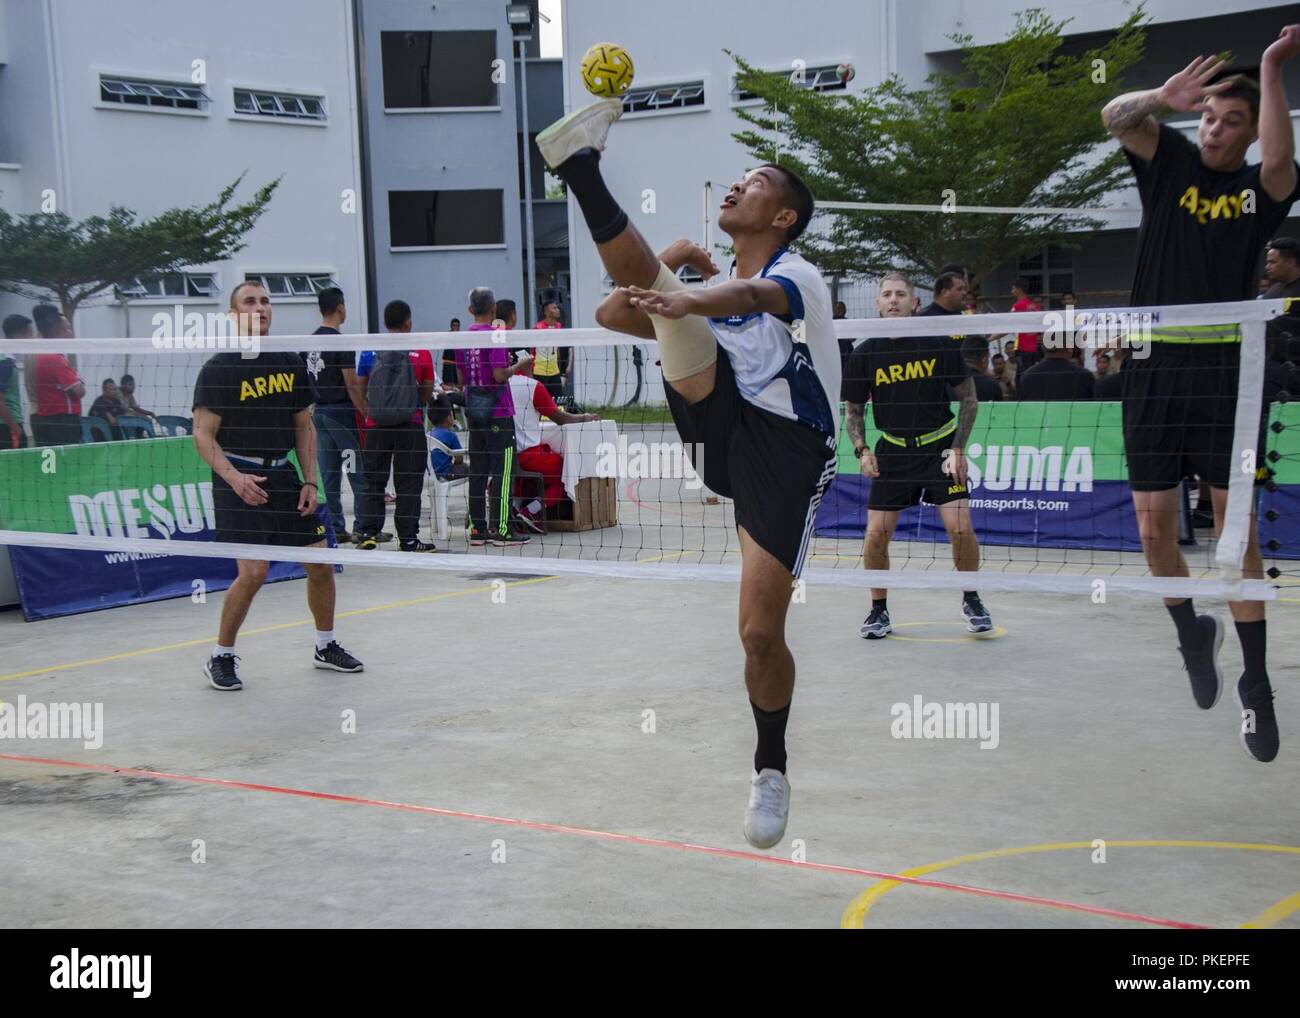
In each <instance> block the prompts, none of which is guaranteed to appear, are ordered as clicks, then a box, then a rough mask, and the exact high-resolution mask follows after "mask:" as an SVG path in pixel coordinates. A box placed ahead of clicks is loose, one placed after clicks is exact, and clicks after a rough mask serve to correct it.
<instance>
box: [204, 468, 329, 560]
mask: <svg viewBox="0 0 1300 1018" xmlns="http://www.w3.org/2000/svg"><path fill="white" fill-rule="evenodd" d="M230 462H231V463H233V464H234V465H235V467H236V468H237V469H238V470H239V472H240V473H241V474H255V475H256V476H258V477H265V478H266V480H265V481H262V482H261V484H260V487H261V488H262V490H263V491H265V492H266V496H267V501H266V502H265V503H264V504H262V505H249V504H248V503H247V502H245V501H244V500H243V499H242V498H240V497H239V496H238V495H237V494H235V489H234V488H232V487H231V486H230V485H229V484H227V483H226V482H225V481H224V480H222V479H221V478H220V477H218V476H217V475H216V474H215V473H214V474H213V475H212V508H213V510H214V511H215V513H216V517H217V533H216V538H215V539H216V540H218V541H235V542H237V543H239V544H267V545H273V546H278V547H284V548H302V547H305V546H306V545H309V544H316V543H317V542H318V541H324V540H325V523H324V521H323V520H322V519H321V518H320V516H319V515H318V514H317V513H312V514H311V515H309V516H299V515H298V496H299V494H300V493H301V492H302V481H300V480H299V479H298V472H297V471H296V470H294V469H293V467H292V465H289V464H286V465H284V466H282V467H259V466H255V465H253V464H250V463H245V462H242V461H241V460H239V459H237V458H236V457H234V456H231V457H230Z"/></svg>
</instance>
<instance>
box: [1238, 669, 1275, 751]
mask: <svg viewBox="0 0 1300 1018" xmlns="http://www.w3.org/2000/svg"><path fill="white" fill-rule="evenodd" d="M1237 703H1238V705H1239V706H1240V707H1241V744H1242V745H1243V746H1245V747H1246V752H1247V753H1249V754H1250V755H1251V756H1253V757H1254V758H1255V759H1256V760H1258V761H1259V762H1260V763H1268V762H1269V761H1270V760H1272V759H1273V758H1274V757H1275V756H1277V750H1278V746H1279V744H1280V742H1281V739H1280V737H1279V736H1278V731H1277V714H1276V713H1275V712H1274V710H1273V687H1272V686H1270V685H1269V682H1268V677H1267V676H1265V677H1264V678H1262V679H1260V680H1259V681H1258V682H1255V683H1253V684H1251V685H1247V683H1246V676H1244V675H1243V676H1242V677H1241V679H1240V680H1239V681H1238V682H1237Z"/></svg>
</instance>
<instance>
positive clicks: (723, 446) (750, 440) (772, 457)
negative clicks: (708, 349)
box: [664, 347, 835, 576]
mask: <svg viewBox="0 0 1300 1018" xmlns="http://www.w3.org/2000/svg"><path fill="white" fill-rule="evenodd" d="M664 388H665V389H666V390H667V392H668V407H669V409H671V410H672V414H673V421H674V423H675V424H676V425H677V432H678V434H679V435H681V439H682V441H683V442H685V443H687V445H689V446H690V447H691V463H692V464H693V465H694V467H695V469H696V471H697V472H698V473H699V475H700V477H701V478H702V479H703V481H704V483H705V484H706V485H708V487H709V488H710V489H711V490H712V491H715V492H717V493H718V494H719V495H722V496H724V497H725V498H730V499H732V500H733V501H734V502H735V508H736V526H737V528H739V527H744V528H745V531H746V532H747V533H748V534H749V536H750V537H752V538H753V539H754V540H755V541H756V542H757V543H758V545H759V547H761V548H762V549H763V550H764V551H766V552H768V553H769V554H770V555H772V556H773V557H774V558H775V559H776V560H777V561H779V562H780V563H781V564H782V565H783V566H785V567H786V569H788V570H790V572H791V573H793V574H794V575H795V576H798V575H799V573H800V572H801V571H802V569H803V563H804V557H805V556H806V554H807V552H808V546H809V544H810V543H811V541H812V532H813V524H814V521H815V520H816V517H817V507H818V506H819V505H820V504H821V500H822V495H823V494H825V492H826V488H827V486H828V485H829V484H830V483H831V478H832V477H834V476H835V437H834V436H833V435H825V434H823V433H822V432H820V431H817V430H815V429H813V428H810V427H808V426H807V425H806V424H800V423H799V422H798V421H792V420H790V419H789V418H786V417H780V416H778V415H777V414H774V413H769V412H768V411H766V410H762V409H760V408H759V407H756V406H754V404H753V403H751V402H749V400H747V399H746V398H745V397H744V396H742V395H741V393H740V390H739V389H737V388H736V376H735V374H734V373H733V372H732V370H731V360H730V358H728V357H727V353H726V351H725V350H723V349H721V348H720V347H719V349H718V362H717V381H716V382H715V383H714V387H713V392H711V393H710V394H709V395H708V396H707V397H705V398H704V399H703V400H701V401H700V402H698V403H695V404H689V403H687V402H686V400H684V399H683V398H682V397H681V396H680V395H679V394H678V393H677V391H676V390H675V389H674V388H673V387H672V385H671V383H669V384H667V385H665V386H664Z"/></svg>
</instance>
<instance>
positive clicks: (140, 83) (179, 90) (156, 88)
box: [99, 74, 212, 111]
mask: <svg viewBox="0 0 1300 1018" xmlns="http://www.w3.org/2000/svg"><path fill="white" fill-rule="evenodd" d="M99 98H100V101H101V102H105V103H114V104H116V105H120V106H121V107H122V108H123V109H153V110H156V109H171V110H198V111H206V110H207V108H208V106H209V105H210V104H211V102H212V100H211V99H210V98H209V97H208V94H207V92H205V91H203V89H202V88H201V87H200V86H198V85H195V84H192V83H190V82H187V81H152V80H149V79H146V78H127V77H123V76H121V75H114V74H101V75H100V76H99Z"/></svg>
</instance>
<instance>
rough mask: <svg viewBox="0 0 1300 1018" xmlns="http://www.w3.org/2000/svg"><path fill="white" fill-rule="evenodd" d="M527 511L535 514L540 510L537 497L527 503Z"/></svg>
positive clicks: (540, 504)
mask: <svg viewBox="0 0 1300 1018" xmlns="http://www.w3.org/2000/svg"><path fill="white" fill-rule="evenodd" d="M528 511H529V512H530V513H532V514H533V515H534V516H536V515H537V514H538V513H539V512H541V511H542V503H541V502H540V501H538V500H537V499H533V500H532V501H531V502H529V503H528Z"/></svg>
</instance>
